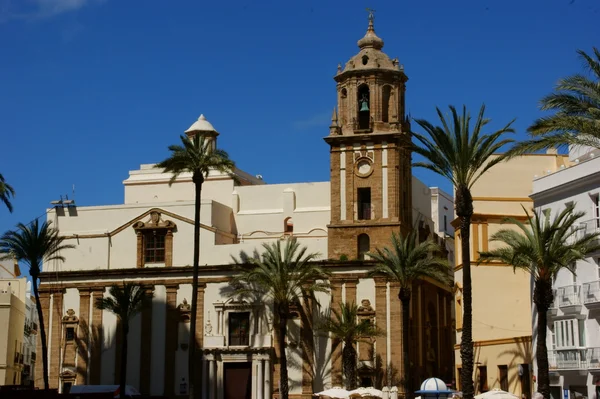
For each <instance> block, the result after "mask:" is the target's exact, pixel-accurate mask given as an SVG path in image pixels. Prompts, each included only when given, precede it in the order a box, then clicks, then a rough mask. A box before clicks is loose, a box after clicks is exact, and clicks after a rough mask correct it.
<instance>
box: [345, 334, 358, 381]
mask: <svg viewBox="0 0 600 399" xmlns="http://www.w3.org/2000/svg"><path fill="white" fill-rule="evenodd" d="M342 357H343V358H344V376H345V377H346V384H345V385H346V389H347V390H348V391H352V390H354V389H356V349H354V343H353V342H352V341H347V342H344V350H343V351H342Z"/></svg>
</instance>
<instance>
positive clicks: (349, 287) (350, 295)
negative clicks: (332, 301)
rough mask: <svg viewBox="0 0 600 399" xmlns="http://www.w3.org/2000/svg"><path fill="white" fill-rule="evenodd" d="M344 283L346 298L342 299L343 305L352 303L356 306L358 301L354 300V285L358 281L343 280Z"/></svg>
mask: <svg viewBox="0 0 600 399" xmlns="http://www.w3.org/2000/svg"><path fill="white" fill-rule="evenodd" d="M344 283H345V284H344V285H345V287H346V298H344V303H347V304H351V303H354V304H357V305H358V300H357V299H356V284H358V279H352V280H345V281H344Z"/></svg>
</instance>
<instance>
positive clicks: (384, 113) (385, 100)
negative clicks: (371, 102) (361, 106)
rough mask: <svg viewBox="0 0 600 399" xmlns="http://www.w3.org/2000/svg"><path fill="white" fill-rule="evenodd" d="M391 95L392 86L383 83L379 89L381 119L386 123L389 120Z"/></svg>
mask: <svg viewBox="0 0 600 399" xmlns="http://www.w3.org/2000/svg"><path fill="white" fill-rule="evenodd" d="M391 95H392V87H391V86H388V85H385V86H383V90H382V91H381V107H382V108H381V121H382V122H385V123H388V122H389V121H390V114H391V112H390V105H391V103H392V102H391V101H390V97H391Z"/></svg>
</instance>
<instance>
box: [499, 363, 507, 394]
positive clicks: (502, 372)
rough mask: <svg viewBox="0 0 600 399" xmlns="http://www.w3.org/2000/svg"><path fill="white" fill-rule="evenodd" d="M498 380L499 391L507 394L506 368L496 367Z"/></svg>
mask: <svg viewBox="0 0 600 399" xmlns="http://www.w3.org/2000/svg"><path fill="white" fill-rule="evenodd" d="M498 380H500V389H502V390H503V391H506V392H508V366H498Z"/></svg>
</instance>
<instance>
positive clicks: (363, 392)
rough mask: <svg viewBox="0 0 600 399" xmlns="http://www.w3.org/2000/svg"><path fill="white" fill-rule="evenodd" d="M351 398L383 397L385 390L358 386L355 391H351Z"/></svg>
mask: <svg viewBox="0 0 600 399" xmlns="http://www.w3.org/2000/svg"><path fill="white" fill-rule="evenodd" d="M349 394H350V397H351V398H358V397H360V398H381V397H383V392H381V391H380V390H379V389H375V388H373V387H368V388H363V387H360V388H357V389H355V390H354V391H350V392H349Z"/></svg>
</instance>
